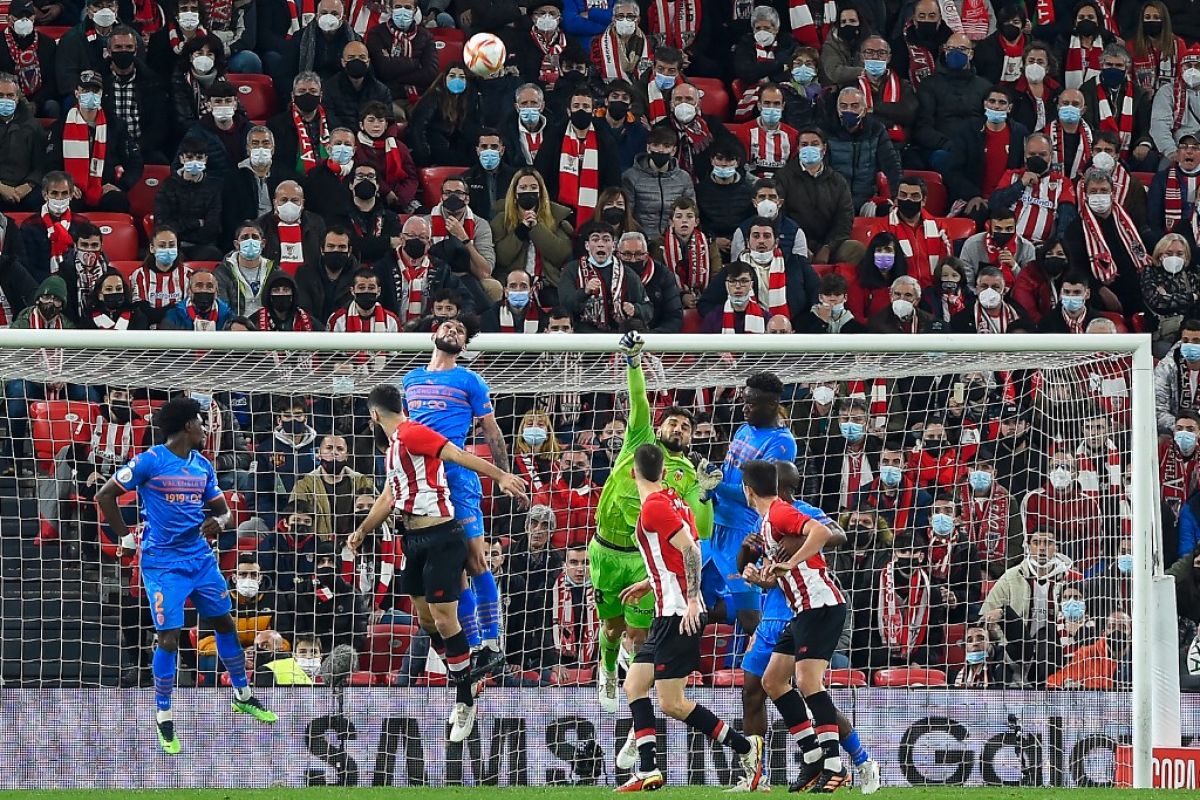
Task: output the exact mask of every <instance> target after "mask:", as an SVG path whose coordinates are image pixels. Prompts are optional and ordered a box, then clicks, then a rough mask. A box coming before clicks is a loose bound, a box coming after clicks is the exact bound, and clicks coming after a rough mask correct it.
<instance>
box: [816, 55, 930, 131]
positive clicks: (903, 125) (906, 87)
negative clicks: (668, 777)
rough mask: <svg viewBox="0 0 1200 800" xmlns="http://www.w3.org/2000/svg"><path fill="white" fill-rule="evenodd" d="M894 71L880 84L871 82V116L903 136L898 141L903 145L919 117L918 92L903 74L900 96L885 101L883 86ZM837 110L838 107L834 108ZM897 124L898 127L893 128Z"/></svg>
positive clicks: (887, 74) (881, 80) (885, 75)
mask: <svg viewBox="0 0 1200 800" xmlns="http://www.w3.org/2000/svg"><path fill="white" fill-rule="evenodd" d="M891 75H892V73H891V72H890V71H889V72H887V73H884V75H883V77H882V78H880V79H879V85H878V86H876V85H875V84H873V83H871V84H870V86H871V116H873V117H874V118H875V119H877V120H879V121H880V122H882V123H883V124H884V126H885V127H886V128H888V129H889V130H888V134H889V135H891V134H895V133H897V132H898V133H899V135H901V136H902V138H901V139H900V140H899V141H898V142H896V140H895V139H893V140H892V141H893V142H896V144H897V145H902V144H903V143H904V142H907V141H908V140H909V138H910V137H911V136H912V130H913V121H914V120H915V119H916V118H917V93H916V92H915V91H914V90H913V88H912V85H911V84H910V83H909V82H908V79H907V78H905V77H903V76H901V78H900V98H899V99H898V100H896V101H895V102H893V103H885V102H884V100H883V87H885V86H887V84H888V81H889V79H890V78H891ZM868 83H869V81H868ZM834 110H836V109H834ZM896 126H899V127H898V129H896V130H893V128H895V127H896Z"/></svg>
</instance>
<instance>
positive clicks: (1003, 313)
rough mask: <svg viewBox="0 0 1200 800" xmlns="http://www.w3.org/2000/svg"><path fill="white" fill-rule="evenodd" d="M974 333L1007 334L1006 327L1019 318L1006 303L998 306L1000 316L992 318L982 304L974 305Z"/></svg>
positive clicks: (1013, 309) (1014, 310)
mask: <svg viewBox="0 0 1200 800" xmlns="http://www.w3.org/2000/svg"><path fill="white" fill-rule="evenodd" d="M974 310H975V332H976V333H1008V326H1009V325H1011V324H1012V323H1014V322H1016V321H1017V320H1018V319H1020V318H1021V315H1020V314H1018V313H1017V310H1016V309H1015V308H1013V307H1012V306H1010V305H1009V304H1008V303H1001V304H1000V316H998V317H993V316H991V315H990V314H988V313H987V309H985V308H984V307H983V303H980V302H978V301H976V303H975V309H974ZM1000 374H1006V373H997V375H1000Z"/></svg>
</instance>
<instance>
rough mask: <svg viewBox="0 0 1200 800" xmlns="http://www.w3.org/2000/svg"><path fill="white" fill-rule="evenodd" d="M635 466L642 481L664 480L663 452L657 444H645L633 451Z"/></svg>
mask: <svg viewBox="0 0 1200 800" xmlns="http://www.w3.org/2000/svg"><path fill="white" fill-rule="evenodd" d="M633 465H634V467H635V468H636V469H637V473H638V475H640V476H641V477H642V480H647V481H652V482H653V481H659V480H662V473H663V451H662V448H661V447H659V446H658V445H656V444H644V445H642V446H641V447H639V448H638V449H637V450H635V451H633Z"/></svg>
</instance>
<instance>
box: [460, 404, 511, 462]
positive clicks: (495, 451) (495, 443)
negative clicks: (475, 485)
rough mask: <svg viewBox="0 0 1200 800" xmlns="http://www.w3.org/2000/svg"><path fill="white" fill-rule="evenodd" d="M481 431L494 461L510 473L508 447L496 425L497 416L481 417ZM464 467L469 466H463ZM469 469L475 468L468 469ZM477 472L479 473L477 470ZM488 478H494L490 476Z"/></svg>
mask: <svg viewBox="0 0 1200 800" xmlns="http://www.w3.org/2000/svg"><path fill="white" fill-rule="evenodd" d="M479 429H480V430H481V431H482V432H483V440H484V441H485V442H487V446H488V450H490V451H491V453H492V461H493V462H494V463H495V464H496V466H498V467H499V468H500V469H501V471H503V472H508V471H509V469H510V468H511V462H509V460H508V445H507V444H506V443H505V441H504V433H503V432H502V431H501V430H500V426H499V425H498V424H496V415H495V414H488V415H487V416H483V417H480V418H479ZM455 463H459V462H455ZM485 463H486V462H485ZM463 466H467V465H466V464H463ZM468 469H475V468H474V467H468ZM475 471H476V472H479V470H477V469H475ZM480 474H481V475H486V474H487V473H484V472H481V473H480ZM488 477H492V476H490V475H489V476H488Z"/></svg>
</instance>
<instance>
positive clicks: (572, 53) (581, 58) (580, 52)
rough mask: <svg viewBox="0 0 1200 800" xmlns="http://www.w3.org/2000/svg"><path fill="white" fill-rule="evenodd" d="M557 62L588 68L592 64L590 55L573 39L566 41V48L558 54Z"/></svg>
mask: <svg viewBox="0 0 1200 800" xmlns="http://www.w3.org/2000/svg"><path fill="white" fill-rule="evenodd" d="M558 60H559V61H560V62H566V63H569V64H583V65H585V66H588V67H590V66H591V64H592V58H591V55H590V54H589V53H588V52H587V51H586V50H584V49H583V46H582V45H581V44H579V42H577V41H575V39H573V38H572V39H568V40H567V46H566V47H564V48H563V51H562V53H561V54H559V57H558Z"/></svg>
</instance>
